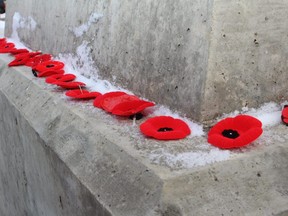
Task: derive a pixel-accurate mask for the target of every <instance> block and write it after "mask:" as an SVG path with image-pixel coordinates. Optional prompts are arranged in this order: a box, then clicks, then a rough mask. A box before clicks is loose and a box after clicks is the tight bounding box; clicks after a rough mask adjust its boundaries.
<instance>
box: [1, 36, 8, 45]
mask: <svg viewBox="0 0 288 216" xmlns="http://www.w3.org/2000/svg"><path fill="white" fill-rule="evenodd" d="M6 43H7V41H6V38H0V46H2V45H3V44H6Z"/></svg>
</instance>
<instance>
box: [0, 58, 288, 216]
mask: <svg viewBox="0 0 288 216" xmlns="http://www.w3.org/2000/svg"><path fill="white" fill-rule="evenodd" d="M12 59H13V58H12V57H10V56H8V55H5V54H4V55H1V56H0V65H1V68H0V119H1V124H0V134H1V136H0V143H1V145H0V160H1V163H0V172H1V177H0V192H1V194H2V196H1V197H0V213H1V215H21V214H23V212H24V213H25V214H26V215H35V216H39V215H47V216H48V215H49V216H50V215H87V216H89V215H115V216H116V215H117V216H118V215H120V216H135V215H137V216H141V215H165V216H172V215H183V216H188V215H189V216H190V215H208V216H209V215H211V216H212V215H213V216H214V215H229V216H230V215H232V216H233V215H235V216H236V215H237V216H238V215H252V216H254V215H285V214H286V213H287V210H288V182H287V178H288V172H287V168H288V146H287V143H288V135H287V127H286V126H283V125H278V126H276V127H273V128H265V131H264V134H263V136H262V137H261V138H260V139H259V140H257V141H256V142H255V143H254V144H253V145H251V146H249V147H248V148H244V149H241V150H234V151H222V150H218V149H217V148H214V147H212V146H210V145H209V144H208V143H207V142H206V137H205V136H204V137H189V138H187V139H184V140H181V141H169V142H160V141H155V140H151V139H147V138H145V137H143V136H142V135H141V133H140V132H139V129H138V126H139V124H140V123H141V122H142V121H144V120H145V118H144V119H142V120H140V121H138V122H137V123H136V126H133V123H132V122H131V121H130V120H127V119H122V118H116V117H113V116H110V115H108V114H106V113H105V112H103V111H101V110H98V109H95V108H94V107H93V105H92V102H91V101H90V102H89V101H88V102H76V101H72V100H69V99H67V98H66V97H65V96H64V94H63V93H64V92H63V90H61V89H58V88H55V87H54V86H49V85H47V84H46V83H45V82H44V80H43V79H39V78H35V77H34V76H33V75H32V73H31V71H30V70H29V69H28V68H27V67H17V68H7V66H6V65H7V63H8V62H9V61H11V60H12ZM11 134H12V135H11Z"/></svg>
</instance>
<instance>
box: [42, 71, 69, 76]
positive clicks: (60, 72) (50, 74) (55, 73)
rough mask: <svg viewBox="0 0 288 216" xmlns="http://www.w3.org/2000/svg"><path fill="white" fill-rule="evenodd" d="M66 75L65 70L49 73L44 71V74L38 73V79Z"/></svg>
mask: <svg viewBox="0 0 288 216" xmlns="http://www.w3.org/2000/svg"><path fill="white" fill-rule="evenodd" d="M64 73H65V71H64V70H48V71H44V72H40V73H38V75H37V76H38V77H50V76H52V75H59V74H61V75H63V74H64Z"/></svg>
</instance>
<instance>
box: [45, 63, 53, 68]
mask: <svg viewBox="0 0 288 216" xmlns="http://www.w3.org/2000/svg"><path fill="white" fill-rule="evenodd" d="M46 67H47V68H51V67H54V65H53V64H49V65H46Z"/></svg>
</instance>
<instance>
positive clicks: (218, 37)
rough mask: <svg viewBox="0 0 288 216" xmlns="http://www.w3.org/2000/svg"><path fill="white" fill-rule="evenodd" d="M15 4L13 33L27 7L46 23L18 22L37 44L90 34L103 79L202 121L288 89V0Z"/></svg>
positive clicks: (63, 48) (36, 0)
mask: <svg viewBox="0 0 288 216" xmlns="http://www.w3.org/2000/svg"><path fill="white" fill-rule="evenodd" d="M7 4H8V6H7V8H8V10H7V29H6V35H7V36H11V34H12V17H13V15H14V14H15V12H19V13H20V15H21V16H22V17H23V19H24V20H25V19H28V20H31V18H32V19H33V20H34V21H35V24H37V25H36V27H35V29H34V28H31V26H30V27H29V25H28V24H27V22H25V21H23V20H22V21H21V25H20V26H21V28H19V29H17V32H18V34H19V36H20V38H21V40H22V41H24V42H25V43H26V45H27V46H29V47H30V48H32V49H34V50H37V49H41V50H43V51H45V52H50V53H52V54H54V55H58V54H59V53H75V50H76V48H77V47H78V46H80V45H81V44H82V43H83V42H87V45H88V47H89V49H91V57H92V59H93V60H94V61H95V68H96V65H97V67H98V68H99V74H100V75H101V77H103V78H106V79H110V80H112V79H113V77H116V80H115V81H116V83H117V84H120V85H121V86H124V87H127V88H128V89H130V90H132V91H133V92H135V93H136V94H140V95H142V96H144V97H146V98H148V99H150V100H155V101H157V102H158V103H161V104H165V105H168V106H169V107H170V108H171V109H176V110H180V111H181V112H183V113H185V114H186V115H187V116H189V117H191V118H193V119H195V120H203V121H205V120H211V119H213V118H214V117H215V116H217V115H218V114H222V113H224V112H230V111H233V110H235V109H240V108H242V107H243V106H249V107H257V106H258V105H260V104H262V103H263V102H267V101H271V100H273V101H281V100H282V99H283V97H287V96H288V93H287V91H286V82H285V80H287V79H288V73H287V69H288V68H287V67H288V66H287V59H288V45H287V39H288V36H287V31H288V26H287V24H286V20H287V18H288V13H287V8H288V2H287V1H286V0H275V1H274V0H273V1H272V0H256V1H253V2H251V1H250V0H239V1H229V0H193V1H191V0H181V1H174V0H169V1H167V0H165V1H163V0H162V1H151V0H145V1H138V0H132V1H128V0H124V1H121V3H120V2H119V1H117V0H111V1H107V0H99V1H93V2H92V1H84V2H80V1H77V0H62V1H44V0H26V1H20V0H15V1H9V2H7ZM43 15H44V16H43ZM93 15H95V16H94V18H93ZM85 27H87V28H86V29H85ZM81 28H82V33H81V32H80V33H79V31H80V30H81ZM77 30H78V31H77Z"/></svg>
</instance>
